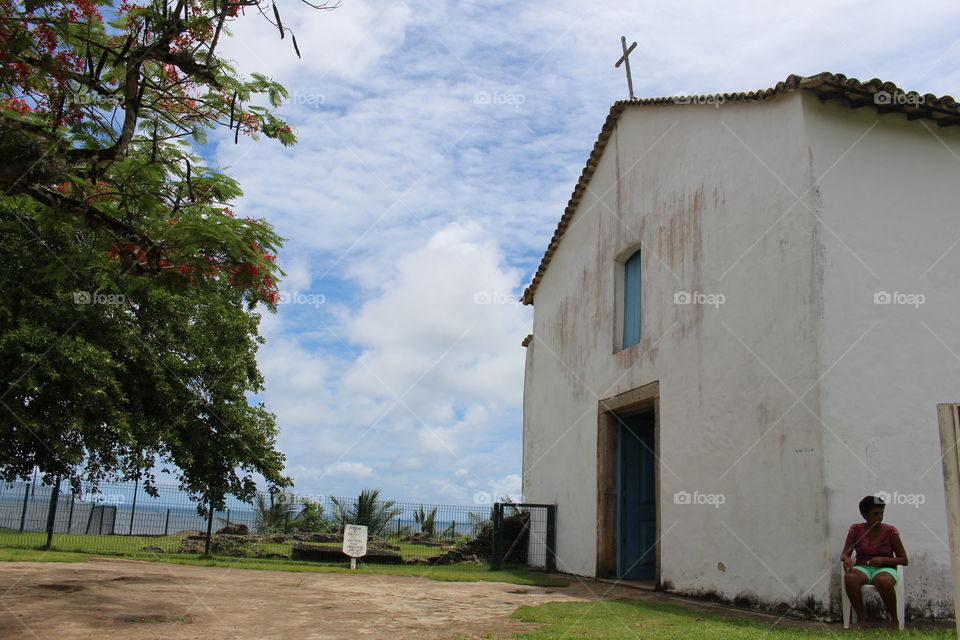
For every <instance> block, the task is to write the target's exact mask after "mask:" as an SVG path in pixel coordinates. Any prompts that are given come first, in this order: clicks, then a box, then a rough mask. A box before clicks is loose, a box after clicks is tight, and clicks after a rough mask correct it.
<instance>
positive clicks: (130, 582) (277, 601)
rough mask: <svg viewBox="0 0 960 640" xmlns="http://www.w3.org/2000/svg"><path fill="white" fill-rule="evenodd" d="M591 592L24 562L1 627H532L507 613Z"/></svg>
mask: <svg viewBox="0 0 960 640" xmlns="http://www.w3.org/2000/svg"><path fill="white" fill-rule="evenodd" d="M528 590H529V591H531V593H527V591H528ZM544 591H546V593H544ZM518 592H520V593H518ZM584 597H589V594H588V593H583V592H581V590H579V589H578V590H574V591H570V590H569V589H558V590H554V589H546V590H544V589H535V588H528V587H522V586H518V585H513V584H504V583H494V582H486V583H485V582H439V581H435V580H427V579H424V578H409V577H399V576H370V575H349V574H323V573H290V572H280V571H250V570H240V569H227V568H220V567H195V566H188V565H176V564H160V563H140V562H124V561H103V560H96V561H91V562H82V563H46V562H43V563H34V562H18V563H11V564H6V565H0V638H3V639H7V638H34V639H37V640H41V639H42V640H46V639H47V638H50V639H54V638H56V639H57V640H64V639H68V638H69V639H72V638H78V639H85V638H98V639H99V638H109V639H112V638H117V639H120V638H123V639H124V640H126V639H131V640H133V639H141V638H142V639H148V638H149V639H170V640H174V639H179V638H190V639H191V640H192V639H195V638H202V639H204V640H219V639H221V638H222V639H224V640H228V639H229V640H240V639H243V640H250V639H263V640H271V639H274V638H278V639H279V638H283V639H284V640H289V639H298V638H331V639H338V640H339V639H343V640H347V639H355V638H416V639H417V640H430V639H434V638H436V639H440V638H444V639H446V638H456V637H458V636H460V637H462V636H468V637H483V636H484V635H485V634H495V635H496V636H499V637H504V636H508V635H509V634H510V633H513V632H515V631H519V630H521V629H523V628H525V623H521V622H518V621H516V620H512V619H510V618H505V616H506V615H507V614H509V613H511V612H513V611H515V610H516V609H517V607H519V606H521V605H524V604H540V603H542V602H549V601H557V600H582V599H584ZM141 619H146V620H156V621H141Z"/></svg>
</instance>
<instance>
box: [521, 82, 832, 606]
mask: <svg viewBox="0 0 960 640" xmlns="http://www.w3.org/2000/svg"><path fill="white" fill-rule="evenodd" d="M811 180H812V179H811V165H810V159H809V149H808V148H807V146H806V141H805V131H804V121H803V118H802V110H801V99H800V96H798V95H793V96H785V97H783V98H780V99H778V100H776V101H771V102H767V103H762V104H756V103H752V104H745V103H728V104H721V105H716V106H715V105H708V104H707V105H665V106H662V107H643V108H635V109H627V110H626V111H625V112H624V113H623V115H622V116H621V121H620V123H619V125H618V127H617V128H616V130H615V132H614V137H613V138H612V139H611V140H610V141H609V142H608V143H607V146H606V149H605V153H604V155H603V157H602V158H601V160H600V164H599V166H598V168H597V171H596V173H595V174H594V176H593V179H592V180H591V183H590V185H589V190H588V193H587V194H586V195H585V197H584V198H583V200H582V201H581V203H580V206H579V208H578V211H577V214H576V215H575V217H574V220H573V222H572V223H571V226H570V227H569V228H568V229H567V230H566V232H565V235H564V239H563V241H562V242H561V243H560V245H559V247H558V249H557V252H556V254H555V255H554V257H553V259H552V261H551V264H550V267H549V269H548V270H547V272H546V273H545V275H544V278H543V280H542V281H541V283H540V285H539V287H538V289H537V292H536V295H535V299H534V340H533V342H532V343H531V346H530V347H528V348H532V349H533V352H532V356H531V355H530V354H528V376H527V381H526V383H527V387H526V390H525V415H524V428H525V436H524V497H525V499H526V500H528V501H535V502H556V503H557V504H558V505H559V506H558V528H559V530H558V552H559V556H560V557H559V563H558V566H559V568H560V569H561V570H563V571H568V572H570V573H575V574H582V575H593V573H594V570H595V559H596V551H597V549H596V513H597V508H596V507H597V499H596V492H597V459H596V457H597V448H596V447H597V438H596V433H597V421H598V409H597V404H598V400H599V399H601V398H606V397H610V396H613V395H616V394H618V393H622V392H624V391H627V390H630V389H633V388H636V387H639V386H642V385H645V384H648V383H650V382H654V381H659V383H660V394H661V395H660V411H661V413H660V453H661V456H662V461H661V464H660V487H659V495H660V532H661V536H662V537H661V543H660V544H661V579H662V581H663V586H664V587H665V588H669V589H670V590H673V591H677V592H682V593H695V594H716V595H720V596H723V597H726V598H730V599H734V598H745V599H746V600H747V601H755V602H762V603H766V604H770V605H775V604H780V603H784V602H785V603H788V604H790V605H791V606H797V607H802V606H803V605H804V603H806V604H810V605H812V606H813V607H814V609H817V610H819V608H822V607H824V606H826V603H828V602H829V578H827V579H824V575H825V572H827V573H829V566H830V565H829V563H830V559H831V557H832V555H833V552H834V549H832V548H831V547H830V545H829V544H828V540H827V525H826V512H825V507H826V504H825V500H824V486H823V466H822V457H821V455H822V450H821V441H820V436H819V433H820V424H819V422H818V420H817V419H816V412H817V411H818V410H819V404H818V403H819V395H818V389H817V388H816V381H817V378H818V376H819V373H818V371H819V367H820V363H819V361H818V355H819V352H818V350H817V347H816V343H815V341H816V339H817V334H816V316H815V307H814V305H812V304H811V296H812V295H813V293H812V291H811V283H812V282H814V276H815V274H814V271H813V267H814V257H813V254H812V252H811V249H810V247H811V244H812V241H813V238H814V234H815V232H816V226H815V224H814V220H815V219H814V218H813V216H811V215H810V214H809V213H806V214H802V213H801V214H799V215H792V213H794V212H795V210H797V209H798V207H799V208H800V209H802V210H804V211H806V207H812V198H813V195H812V192H811V190H810V186H811ZM637 245H640V246H642V248H643V252H644V253H643V256H644V257H643V272H644V276H643V300H644V302H643V314H642V315H643V327H644V328H643V332H642V339H641V342H640V344H638V345H636V346H634V347H631V348H630V349H626V350H617V342H618V340H617V325H618V323H617V322H616V312H615V307H616V299H617V295H618V294H617V277H616V273H617V267H616V262H615V260H614V257H615V256H623V255H625V254H626V253H629V251H630V249H631V247H633V246H637ZM684 293H687V294H690V296H691V298H694V299H696V298H699V300H700V301H701V302H702V303H703V304H696V303H694V304H683V303H682V302H683V299H682V298H679V299H678V298H675V295H677V294H681V296H682V294H684ZM721 297H722V298H721ZM675 300H676V302H675ZM721 300H722V303H720V302H721ZM808 390H810V391H809V393H806V395H801V394H804V393H805V392H807V391H808ZM798 395H801V398H802V402H798V401H797V396H798ZM685 495H689V496H690V502H691V503H689V504H685V503H684V502H685V498H684V496H685ZM711 496H713V498H711ZM698 500H700V501H703V500H710V503H702V502H701V503H700V504H696V502H697V501H698ZM721 501H722V503H720V504H717V503H718V502H721Z"/></svg>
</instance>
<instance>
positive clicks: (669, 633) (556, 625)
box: [512, 599, 956, 640]
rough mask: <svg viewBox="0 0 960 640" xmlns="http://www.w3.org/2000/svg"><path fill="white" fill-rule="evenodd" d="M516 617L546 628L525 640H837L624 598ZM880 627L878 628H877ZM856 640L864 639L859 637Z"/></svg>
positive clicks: (927, 635) (525, 611)
mask: <svg viewBox="0 0 960 640" xmlns="http://www.w3.org/2000/svg"><path fill="white" fill-rule="evenodd" d="M512 617H514V618H518V619H520V620H523V621H525V622H537V623H540V624H541V625H542V626H541V627H540V628H538V629H536V630H533V631H525V632H521V633H517V634H514V637H515V638H522V639H524V640H560V639H561V638H562V639H563V640H586V639H588V638H589V639H591V640H636V639H637V638H643V640H680V639H681V638H682V639H684V640H686V639H688V638H709V639H710V640H763V639H766V640H819V639H821V638H822V639H823V640H827V639H830V640H836V638H837V631H836V630H835V629H830V630H827V629H824V630H822V631H805V630H796V629H785V628H780V627H775V626H772V625H771V624H764V623H760V622H753V621H748V620H740V619H737V618H726V617H722V616H716V615H710V614H705V613H699V612H697V611H693V610H691V609H688V608H686V607H681V606H677V605H670V604H662V603H655V602H644V601H640V600H631V599H620V600H607V601H601V602H549V603H547V604H542V605H539V606H535V607H530V606H524V607H520V608H519V609H517V611H515V612H514V613H513V614H512ZM878 624H879V623H878ZM887 636H889V637H890V638H918V639H919V638H922V639H924V640H950V639H953V638H955V637H956V636H955V634H954V633H951V632H947V631H910V630H909V629H908V630H907V631H904V632H901V633H898V634H894V633H892V632H888V631H879V630H877V631H874V632H872V633H870V634H869V636H868V637H870V638H877V637H887ZM857 637H862V636H861V635H858V636H857Z"/></svg>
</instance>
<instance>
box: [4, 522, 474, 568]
mask: <svg viewBox="0 0 960 640" xmlns="http://www.w3.org/2000/svg"><path fill="white" fill-rule="evenodd" d="M394 538H395V536H394ZM46 541H47V534H46V533H35V532H24V533H20V532H19V531H16V530H14V529H4V528H0V543H2V544H3V546H9V547H19V548H23V549H36V548H39V547H42V546H43V545H44V544H46ZM186 542H187V540H186V534H185V533H182V532H181V533H175V534H170V535H167V536H163V535H153V536H125V535H85V534H78V533H72V534H65V533H57V534H54V536H53V544H52V546H53V548H55V549H57V550H59V551H76V552H80V553H95V554H104V555H128V554H141V553H146V554H148V555H150V556H151V557H152V555H153V554H151V553H150V552H144V551H143V547H147V546H150V547H161V548H162V549H165V550H166V551H167V552H168V553H174V552H176V550H177V549H178V548H180V547H181V546H183V545H184V544H185V543H186ZM390 542H391V543H392V544H394V545H395V546H398V547H400V550H399V551H397V552H396V553H399V554H400V555H401V556H403V558H404V559H405V560H406V559H409V558H427V557H429V556H435V555H439V554H441V553H444V550H443V548H442V547H438V546H430V545H423V544H413V543H409V542H397V541H396V540H395V539H391V540H390ZM295 543H296V541H294V540H293V539H290V540H288V541H286V542H279V543H277V542H256V543H250V544H248V545H247V548H248V549H250V550H251V551H252V550H255V549H259V550H261V551H264V552H267V553H280V554H283V555H287V556H289V555H290V554H292V553H293V545H294V544H295ZM199 544H200V545H201V548H202V545H203V542H202V541H199ZM305 544H321V545H323V544H324V543H310V542H307V543H305ZM326 546H336V545H335V544H332V543H327V544H326ZM485 568H486V567H484V569H485Z"/></svg>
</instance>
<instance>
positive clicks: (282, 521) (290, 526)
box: [253, 491, 336, 535]
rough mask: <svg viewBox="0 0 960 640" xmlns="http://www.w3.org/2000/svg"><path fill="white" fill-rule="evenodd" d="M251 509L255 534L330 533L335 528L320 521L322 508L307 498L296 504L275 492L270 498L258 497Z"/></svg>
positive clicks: (282, 493) (284, 494)
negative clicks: (252, 510)
mask: <svg viewBox="0 0 960 640" xmlns="http://www.w3.org/2000/svg"><path fill="white" fill-rule="evenodd" d="M253 507H254V523H253V528H254V531H256V532H257V533H279V534H285V535H286V534H292V533H330V532H332V531H333V530H334V529H335V528H336V524H335V523H334V522H332V521H330V520H327V519H326V518H324V517H323V505H322V504H320V503H319V502H315V501H313V500H309V499H307V498H301V499H299V500H297V499H295V498H294V497H293V496H292V495H290V494H289V493H287V492H286V491H274V492H272V493H271V494H270V496H269V498H267V497H265V496H264V495H263V494H262V493H258V494H257V496H256V498H255V499H254V503H253Z"/></svg>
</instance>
